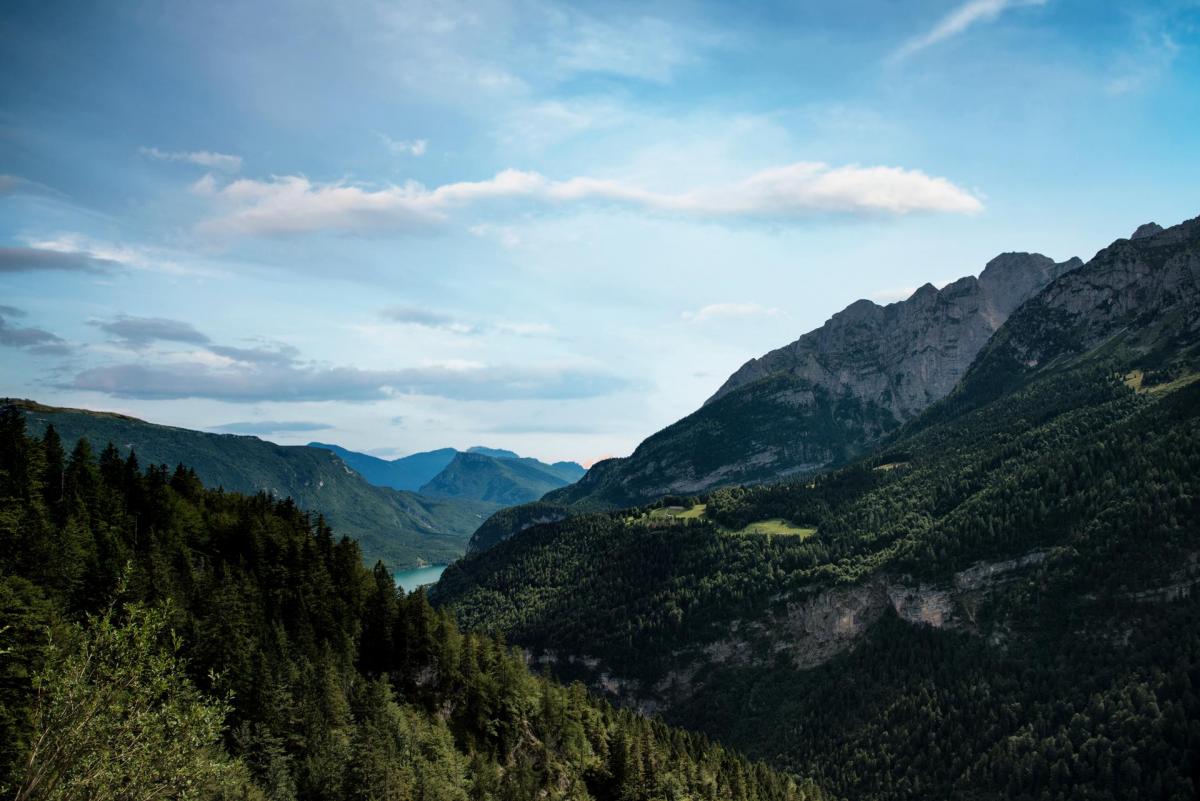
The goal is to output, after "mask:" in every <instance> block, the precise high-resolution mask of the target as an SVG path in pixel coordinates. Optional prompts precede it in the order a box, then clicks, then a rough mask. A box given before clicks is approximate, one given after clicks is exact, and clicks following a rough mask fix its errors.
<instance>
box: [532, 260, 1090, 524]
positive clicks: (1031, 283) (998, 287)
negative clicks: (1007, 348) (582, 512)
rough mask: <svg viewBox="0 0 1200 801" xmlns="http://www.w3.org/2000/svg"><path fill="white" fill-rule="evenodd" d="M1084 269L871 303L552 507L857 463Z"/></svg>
mask: <svg viewBox="0 0 1200 801" xmlns="http://www.w3.org/2000/svg"><path fill="white" fill-rule="evenodd" d="M1081 264H1082V262H1081V261H1080V260H1079V259H1071V260H1069V261H1066V262H1062V263H1055V262H1054V261H1053V260H1051V259H1049V258H1047V257H1045V256H1041V255H1038V254H1031V253H1005V254H1003V255H1000V256H997V257H996V258H995V259H993V260H992V261H990V262H989V263H988V265H987V266H986V268H985V269H984V270H983V273H982V274H980V276H979V277H978V278H976V277H974V276H967V277H965V278H960V279H959V280H957V281H955V282H954V283H952V284H949V285H947V286H945V287H943V288H942V289H941V290H939V289H937V288H935V287H934V286H933V285H932V284H926V285H925V286H923V287H921V288H920V289H918V290H917V291H916V292H915V293H914V294H913V295H912V297H910V298H908V299H907V300H905V301H901V302H898V303H892V304H889V305H887V306H879V305H877V304H875V303H872V302H871V301H869V300H860V301H858V302H856V303H854V304H851V305H850V306H849V307H848V308H846V309H845V310H843V311H841V312H839V313H837V314H835V315H834V316H833V317H832V318H831V319H830V320H829V321H828V322H826V323H825V325H823V326H821V327H820V328H818V329H816V330H815V331H811V332H809V333H807V334H805V335H804V336H802V337H800V338H799V339H798V340H796V341H795V342H793V343H792V344H790V345H787V346H785V347H783V348H779V349H778V350H774V351H771V352H770V353H768V354H766V355H765V356H762V357H760V358H758V359H752V360H751V361H749V362H747V363H746V364H745V365H743V366H742V367H741V368H740V369H739V370H738V371H737V372H736V373H734V374H733V375H732V376H730V378H729V379H728V380H727V381H726V382H725V384H724V385H723V386H722V387H721V388H720V389H719V390H718V391H717V392H716V394H715V395H713V397H712V398H710V399H709V400H708V401H707V402H706V403H705V405H704V406H703V407H702V408H701V409H700V410H699V411H697V412H695V413H693V414H691V415H689V416H688V417H685V418H684V419H683V420H680V421H679V422H677V423H675V424H674V425H671V426H669V427H668V428H666V429H664V430H662V431H660V432H658V433H657V434H655V435H653V436H652V437H650V438H649V439H647V440H646V441H644V442H643V443H642V444H641V445H639V446H638V448H637V450H635V451H634V453H633V455H632V456H630V457H628V458H626V459H612V460H606V461H603V462H599V463H597V464H596V465H595V466H593V467H592V469H591V470H590V471H589V472H588V474H587V475H586V476H584V478H583V479H582V480H581V481H579V482H578V483H576V484H574V485H572V486H571V487H568V488H566V489H564V490H559V491H557V492H554V493H551V494H550V495H548V496H546V497H545V498H544V500H545V501H546V502H549V503H555V504H560V505H567V506H574V507H577V508H580V509H604V508H615V507H620V506H628V505H632V504H637V503H645V502H648V501H651V500H654V499H655V498H658V497H661V496H663V495H667V494H685V495H686V494H694V493H697V492H703V491H705V490H708V489H711V488H713V487H720V486H729V485H733V484H745V483H752V482H759V481H767V480H771V479H777V478H782V477H784V476H788V475H792V474H802V473H811V472H814V471H817V470H820V469H824V468H828V467H830V466H832V465H836V464H839V463H844V462H846V461H849V460H851V459H853V458H855V457H856V456H859V455H861V454H862V453H863V452H864V451H865V450H866V449H867V448H868V447H869V446H870V445H871V444H872V443H874V442H876V441H878V440H879V439H880V437H882V436H883V435H884V434H886V433H888V432H889V431H892V430H894V429H896V428H897V427H899V426H900V425H901V424H902V423H904V422H906V421H908V420H910V419H912V418H913V417H914V416H915V415H916V414H918V413H919V412H921V411H922V410H923V409H925V408H927V407H928V406H929V405H930V404H932V403H933V402H935V401H937V400H939V399H940V398H943V397H945V396H946V394H947V393H949V392H950V390H951V389H952V388H953V387H954V385H955V384H956V383H957V382H958V380H959V379H960V378H962V376H963V374H964V373H965V372H966V369H967V367H968V365H970V363H971V361H972V359H974V358H975V355H976V354H977V353H978V352H979V351H980V349H981V348H982V347H983V346H984V345H985V344H986V343H987V341H988V339H989V338H990V337H991V336H992V334H993V333H995V331H996V330H997V329H998V328H999V327H1000V326H1001V325H1002V324H1003V323H1004V321H1005V320H1006V319H1007V318H1008V316H1009V315H1010V314H1011V313H1012V312H1013V310H1014V309H1016V308H1017V307H1018V306H1019V305H1020V304H1021V303H1022V302H1024V301H1025V300H1027V299H1028V298H1030V297H1031V296H1033V295H1034V294H1036V293H1037V292H1038V291H1039V290H1040V289H1042V287H1044V286H1045V285H1046V284H1048V283H1049V282H1050V281H1052V280H1054V279H1055V278H1057V277H1058V276H1060V275H1063V274H1065V273H1067V272H1069V271H1071V270H1073V269H1075V268H1077V267H1079V266H1080V265H1081Z"/></svg>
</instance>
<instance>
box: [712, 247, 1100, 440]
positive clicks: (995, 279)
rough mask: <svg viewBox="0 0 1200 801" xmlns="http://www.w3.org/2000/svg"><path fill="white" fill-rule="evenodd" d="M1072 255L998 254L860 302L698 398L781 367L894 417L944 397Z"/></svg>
mask: <svg viewBox="0 0 1200 801" xmlns="http://www.w3.org/2000/svg"><path fill="white" fill-rule="evenodd" d="M1081 264H1082V262H1081V261H1080V260H1079V259H1071V260H1070V261H1066V262H1062V263H1057V264H1056V263H1055V262H1054V261H1053V260H1052V259H1049V258H1047V257H1046V256H1042V255H1039V254H1036V253H1004V254H1001V255H1000V256H997V257H996V258H994V259H992V260H991V261H990V262H988V264H987V267H986V268H984V271H983V273H982V274H981V275H980V276H979V277H978V278H976V277H974V276H968V277H966V278H960V279H959V280H957V281H955V282H954V283H952V284H949V285H948V286H946V287H944V288H943V289H941V290H938V289H936V288H935V287H934V286H933V285H932V284H926V285H925V286H923V287H921V288H920V289H918V290H917V291H916V292H915V293H913V295H912V297H910V298H908V299H907V300H905V301H901V302H899V303H892V304H889V305H887V306H879V305H877V304H875V303H872V302H871V301H869V300H860V301H858V302H856V303H853V304H851V305H850V306H849V307H847V308H846V309H845V310H844V311H842V312H839V313H838V314H835V315H834V316H833V317H832V318H831V319H830V320H829V321H828V322H827V323H825V325H823V326H821V327H820V328H818V329H816V330H815V331H811V332H809V333H807V334H805V335H804V336H802V337H800V338H799V339H798V340H796V341H795V342H793V343H791V344H790V345H786V346H784V347H782V348H779V349H778V350H774V351H771V352H770V353H768V354H766V355H765V356H762V357H760V358H758V359H752V360H751V361H749V362H747V363H746V364H745V365H743V366H742V367H741V368H740V369H739V370H738V371H737V372H735V373H734V374H733V375H732V376H730V378H729V380H728V381H726V382H725V384H724V385H723V386H722V387H721V388H720V389H719V390H717V393H716V394H715V395H713V397H712V398H710V399H709V400H708V401H707V403H712V402H713V401H715V400H717V399H719V398H722V397H724V396H725V395H727V394H729V393H730V392H732V391H733V390H735V389H737V388H739V387H742V386H745V385H746V384H749V383H752V382H754V381H757V380H759V379H762V378H765V377H766V376H769V375H775V374H778V373H787V374H790V375H794V376H796V377H798V378H801V379H803V380H805V381H807V382H810V383H811V384H813V385H815V386H819V387H824V388H826V389H828V390H829V391H831V392H833V393H835V394H837V395H839V396H841V395H845V394H849V395H851V396H853V397H855V398H857V399H860V400H862V401H866V402H873V403H877V404H879V405H880V406H882V407H883V408H885V409H887V410H888V411H890V412H891V413H892V415H894V416H895V418H896V420H897V421H900V422H903V421H905V420H908V419H909V418H911V417H913V416H914V415H916V414H917V413H918V412H920V411H922V410H923V409H925V408H926V407H927V406H929V405H930V404H931V403H933V402H934V401H937V400H939V399H941V398H943V397H945V396H946V395H947V394H948V393H949V392H950V390H951V389H953V387H954V385H955V384H956V383H958V381H959V379H960V378H962V376H963V373H965V372H966V369H967V367H968V366H969V365H970V364H971V361H972V359H974V358H975V355H976V354H977V353H978V352H979V351H980V349H982V348H983V346H984V345H985V344H986V343H987V341H988V339H989V338H990V337H991V336H992V334H993V333H995V331H996V330H997V329H998V328H999V327H1000V326H1001V324H1003V323H1004V321H1005V320H1006V319H1008V316H1009V315H1010V314H1011V313H1012V312H1013V310H1014V309H1016V308H1017V306H1019V305H1020V304H1021V303H1023V302H1025V301H1026V300H1028V299H1029V298H1030V297H1032V296H1033V295H1034V294H1036V293H1037V292H1038V291H1039V290H1041V289H1042V288H1043V287H1044V286H1046V285H1047V284H1048V283H1050V282H1051V281H1052V280H1054V279H1055V278H1057V277H1058V276H1060V275H1063V274H1064V273H1066V272H1068V271H1070V270H1072V269H1074V268H1076V267H1079V266H1080V265H1081Z"/></svg>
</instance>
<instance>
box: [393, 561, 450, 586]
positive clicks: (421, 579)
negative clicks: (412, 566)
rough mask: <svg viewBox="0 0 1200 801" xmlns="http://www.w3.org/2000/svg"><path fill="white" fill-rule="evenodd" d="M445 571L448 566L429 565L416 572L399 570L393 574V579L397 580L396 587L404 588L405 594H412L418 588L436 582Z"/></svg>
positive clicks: (419, 568)
mask: <svg viewBox="0 0 1200 801" xmlns="http://www.w3.org/2000/svg"><path fill="white" fill-rule="evenodd" d="M445 569H446V565H429V566H428V567H418V568H417V569H416V570H399V571H397V572H395V573H393V574H392V577H393V578H394V579H396V586H398V587H403V588H404V591H405V592H412V591H413V590H415V589H416V588H417V587H424V586H425V585H426V584H433V583H434V582H436V581H437V580H438V579H439V578H441V576H442V571H443V570H445Z"/></svg>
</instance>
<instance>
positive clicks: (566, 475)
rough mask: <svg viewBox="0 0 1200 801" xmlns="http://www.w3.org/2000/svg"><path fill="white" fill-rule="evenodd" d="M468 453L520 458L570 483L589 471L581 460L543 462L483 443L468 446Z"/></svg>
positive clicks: (498, 457) (501, 457)
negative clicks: (489, 446) (485, 445)
mask: <svg viewBox="0 0 1200 801" xmlns="http://www.w3.org/2000/svg"><path fill="white" fill-rule="evenodd" d="M466 452H467V453H480V454H483V455H484V456H491V457H492V458H493V459H520V460H521V461H523V462H525V463H527V464H531V465H534V466H536V467H540V468H541V469H542V470H545V471H546V472H548V473H551V474H553V475H556V476H558V477H559V478H561V479H562V480H563V481H565V482H567V483H568V484H569V483H571V482H572V481H578V480H579V479H581V478H583V474H584V473H586V472H587V469H586V468H584V466H583V465H581V464H580V463H579V462H568V461H562V462H543V461H541V460H540V459H534V458H532V457H530V456H522V455H521V454H519V453H516V452H515V451H510V450H506V449H504V448H487V447H484V446H483V445H474V446H472V447H470V448H467V450H466Z"/></svg>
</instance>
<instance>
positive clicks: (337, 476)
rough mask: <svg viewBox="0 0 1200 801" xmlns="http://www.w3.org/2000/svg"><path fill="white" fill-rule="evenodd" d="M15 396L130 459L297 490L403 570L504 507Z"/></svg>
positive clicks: (65, 428) (283, 492)
mask: <svg viewBox="0 0 1200 801" xmlns="http://www.w3.org/2000/svg"><path fill="white" fill-rule="evenodd" d="M3 403H4V401H0V405H2V404H3ZM12 403H14V404H15V405H16V406H17V407H18V408H19V409H21V410H22V411H23V413H24V414H25V415H26V418H27V421H28V424H29V426H30V429H31V430H32V431H33V432H34V434H35V435H40V434H41V432H43V431H44V430H45V429H46V427H47V426H48V425H50V424H53V425H54V427H55V428H56V429H57V430H58V432H59V435H60V436H61V437H62V438H63V440H64V441H66V442H75V441H77V440H79V439H81V438H87V439H89V440H91V441H92V442H96V443H107V442H112V443H114V444H115V445H116V447H117V449H118V450H119V451H120V453H121V455H122V457H127V456H129V454H130V453H136V454H137V456H138V458H139V459H140V460H141V461H142V463H143V464H168V465H171V466H172V467H174V466H175V465H178V464H185V465H188V466H189V467H191V468H192V469H193V470H195V471H196V474H197V475H198V476H199V477H200V480H201V481H203V482H204V484H205V485H206V486H209V487H213V488H216V487H223V488H225V489H226V490H232V491H236V492H244V493H250V494H253V493H256V492H260V491H261V492H266V493H268V494H270V495H272V496H274V497H276V498H279V499H282V498H289V497H290V498H292V499H293V500H294V501H295V502H296V503H297V504H298V505H299V506H300V507H302V508H305V509H311V510H313V511H317V512H320V513H322V514H324V515H325V517H326V519H327V520H329V521H330V524H331V525H334V526H336V527H337V529H338V531H341V532H343V533H345V534H347V535H349V536H351V537H353V538H355V539H356V540H357V541H358V542H359V544H360V546H361V547H362V549H363V552H364V554H365V555H366V558H367V560H368V562H369V563H372V564H373V563H374V562H375V561H376V560H378V559H382V560H384V561H385V562H387V564H388V565H389V566H390V567H393V568H403V567H415V566H417V565H419V564H424V563H444V562H448V561H451V560H453V559H455V558H456V557H458V556H459V555H461V554H462V553H463V552H464V551H465V550H466V546H467V541H468V539H469V538H470V537H471V535H472V534H473V533H474V531H475V529H476V528H478V527H479V525H480V523H482V522H483V521H484V520H485V519H486V518H487V517H488V516H489V515H490V514H491V513H492V512H494V511H495V510H496V509H497V508H498V506H497V504H492V503H487V502H480V501H470V500H458V499H448V498H425V497H422V496H420V495H417V494H415V493H411V492H399V491H396V490H392V489H388V488H386V487H376V486H372V485H371V484H370V483H368V482H367V481H366V480H364V479H363V478H362V476H360V475H359V474H358V473H356V472H354V471H353V470H351V469H350V468H349V467H347V465H346V464H345V463H344V462H343V461H342V460H341V459H340V458H339V457H337V456H336V455H334V454H333V453H330V452H329V451H326V450H321V449H317V448H306V447H291V446H282V445H276V444H274V443H271V442H265V441H263V440H260V439H258V438H257V437H246V436H236V435H233V434H208V433H204V432H200V431H191V430H188V429H184V428H174V427H171V426H161V425H155V424H153V423H147V422H145V421H143V420H138V419H136V418H133V417H127V416H125V415H119V414H111V413H106V412H92V411H85V410H81V409H59V408H55V407H49V406H43V405H41V404H37V403H33V402H31V401H13V402H12Z"/></svg>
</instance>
